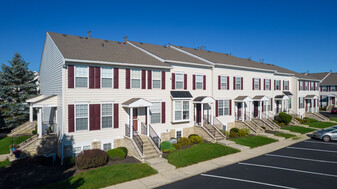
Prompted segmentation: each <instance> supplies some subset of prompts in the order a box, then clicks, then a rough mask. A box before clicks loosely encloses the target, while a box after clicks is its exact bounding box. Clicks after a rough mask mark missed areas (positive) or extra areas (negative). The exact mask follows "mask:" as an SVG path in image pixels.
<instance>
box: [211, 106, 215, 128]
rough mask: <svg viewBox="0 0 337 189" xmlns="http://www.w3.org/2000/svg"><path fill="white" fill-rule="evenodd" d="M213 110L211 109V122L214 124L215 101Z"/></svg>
mask: <svg viewBox="0 0 337 189" xmlns="http://www.w3.org/2000/svg"><path fill="white" fill-rule="evenodd" d="M211 105H212V110H211V123H212V125H214V117H213V111H214V103H213V102H212V104H211Z"/></svg>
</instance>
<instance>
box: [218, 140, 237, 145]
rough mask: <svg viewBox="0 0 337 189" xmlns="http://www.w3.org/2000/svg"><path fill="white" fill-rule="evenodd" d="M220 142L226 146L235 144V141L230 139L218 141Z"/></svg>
mask: <svg viewBox="0 0 337 189" xmlns="http://www.w3.org/2000/svg"><path fill="white" fill-rule="evenodd" d="M217 143H218V144H222V145H225V146H228V145H230V144H235V142H233V141H230V140H219V141H217Z"/></svg>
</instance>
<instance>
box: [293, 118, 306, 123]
mask: <svg viewBox="0 0 337 189" xmlns="http://www.w3.org/2000/svg"><path fill="white" fill-rule="evenodd" d="M295 119H296V120H297V121H299V122H300V123H304V120H303V119H301V118H295Z"/></svg>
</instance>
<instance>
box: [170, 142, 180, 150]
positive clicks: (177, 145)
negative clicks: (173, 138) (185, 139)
mask: <svg viewBox="0 0 337 189" xmlns="http://www.w3.org/2000/svg"><path fill="white" fill-rule="evenodd" d="M172 146H173V147H174V148H175V149H177V150H180V149H181V147H182V146H181V144H178V143H176V144H172Z"/></svg>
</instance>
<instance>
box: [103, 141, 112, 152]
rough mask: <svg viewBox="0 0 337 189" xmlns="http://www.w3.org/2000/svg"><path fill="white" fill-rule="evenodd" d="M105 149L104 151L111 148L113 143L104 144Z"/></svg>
mask: <svg viewBox="0 0 337 189" xmlns="http://www.w3.org/2000/svg"><path fill="white" fill-rule="evenodd" d="M103 150H104V151H108V150H111V143H106V144H103Z"/></svg>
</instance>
